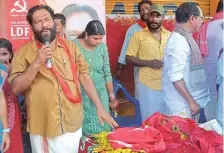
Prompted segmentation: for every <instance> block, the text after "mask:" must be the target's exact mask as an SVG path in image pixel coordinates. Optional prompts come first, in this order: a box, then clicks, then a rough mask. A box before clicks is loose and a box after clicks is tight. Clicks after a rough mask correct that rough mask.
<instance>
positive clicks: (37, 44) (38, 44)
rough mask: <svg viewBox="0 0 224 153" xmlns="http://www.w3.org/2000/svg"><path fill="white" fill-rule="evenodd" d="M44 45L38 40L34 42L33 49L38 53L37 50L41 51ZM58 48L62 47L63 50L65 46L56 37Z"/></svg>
mask: <svg viewBox="0 0 224 153" xmlns="http://www.w3.org/2000/svg"><path fill="white" fill-rule="evenodd" d="M43 45H44V44H42V43H40V42H39V41H37V40H35V39H34V40H33V44H32V46H33V48H34V51H35V52H36V51H37V50H39V49H40V48H41V47H42V46H43ZM56 46H57V47H61V48H63V45H62V44H61V43H60V42H59V41H58V38H57V37H56Z"/></svg>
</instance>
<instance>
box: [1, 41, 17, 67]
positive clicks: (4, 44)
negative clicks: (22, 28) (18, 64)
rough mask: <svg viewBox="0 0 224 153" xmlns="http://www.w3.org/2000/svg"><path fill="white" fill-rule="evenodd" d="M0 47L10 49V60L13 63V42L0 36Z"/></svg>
mask: <svg viewBox="0 0 224 153" xmlns="http://www.w3.org/2000/svg"><path fill="white" fill-rule="evenodd" d="M0 48H5V49H7V50H8V51H9V53H10V55H11V58H10V59H9V62H10V63H11V61H12V58H13V55H14V54H13V47H12V44H11V43H10V41H8V40H7V39H5V38H0Z"/></svg>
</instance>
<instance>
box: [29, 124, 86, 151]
mask: <svg viewBox="0 0 224 153" xmlns="http://www.w3.org/2000/svg"><path fill="white" fill-rule="evenodd" d="M81 137H82V128H80V129H79V130H78V131H76V132H73V133H65V134H63V135H60V136H56V137H43V136H41V135H34V134H30V142H31V147H32V153H78V148H79V141H80V138H81Z"/></svg>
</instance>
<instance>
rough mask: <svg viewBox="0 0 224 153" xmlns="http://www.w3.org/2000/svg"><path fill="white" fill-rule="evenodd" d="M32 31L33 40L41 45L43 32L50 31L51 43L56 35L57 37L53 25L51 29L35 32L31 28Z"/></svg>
mask: <svg viewBox="0 0 224 153" xmlns="http://www.w3.org/2000/svg"><path fill="white" fill-rule="evenodd" d="M32 29H33V33H34V36H35V39H36V40H37V41H39V42H40V43H42V44H44V40H43V36H42V32H43V31H44V30H50V42H52V41H53V40H54V39H55V38H56V35H57V33H56V25H55V24H54V26H53V27H52V28H51V29H50V28H45V29H42V30H41V31H36V30H34V28H32Z"/></svg>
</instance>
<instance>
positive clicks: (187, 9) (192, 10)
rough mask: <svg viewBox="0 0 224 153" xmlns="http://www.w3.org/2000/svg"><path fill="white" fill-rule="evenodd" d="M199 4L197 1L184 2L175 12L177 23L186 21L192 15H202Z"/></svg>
mask: <svg viewBox="0 0 224 153" xmlns="http://www.w3.org/2000/svg"><path fill="white" fill-rule="evenodd" d="M198 6H199V4H198V3H195V2H184V3H182V4H181V5H180V6H179V7H178V8H177V11H176V13H175V16H176V21H177V23H186V22H187V21H188V20H189V19H190V17H191V16H192V15H195V16H200V10H199V8H198Z"/></svg>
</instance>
